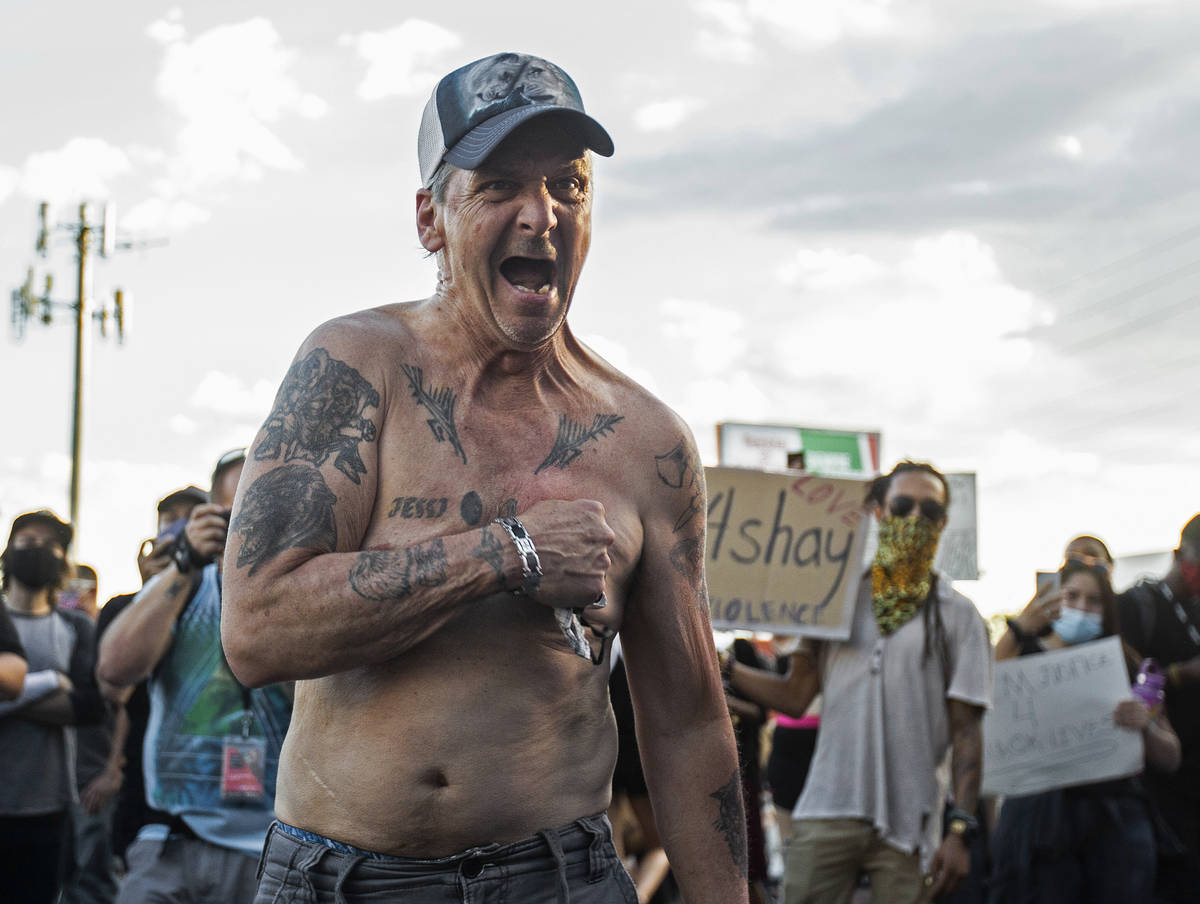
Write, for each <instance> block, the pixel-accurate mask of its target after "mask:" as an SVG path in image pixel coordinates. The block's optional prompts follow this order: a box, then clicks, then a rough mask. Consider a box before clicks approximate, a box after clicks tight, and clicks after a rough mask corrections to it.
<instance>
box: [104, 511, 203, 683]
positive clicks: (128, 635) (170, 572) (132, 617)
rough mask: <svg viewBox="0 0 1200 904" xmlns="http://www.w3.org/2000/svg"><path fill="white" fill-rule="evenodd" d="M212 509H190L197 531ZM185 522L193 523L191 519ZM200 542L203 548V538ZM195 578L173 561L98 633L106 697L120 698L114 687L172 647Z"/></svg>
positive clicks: (137, 677)
mask: <svg viewBox="0 0 1200 904" xmlns="http://www.w3.org/2000/svg"><path fill="white" fill-rule="evenodd" d="M215 510H216V507H215V506H197V507H196V509H194V510H193V512H192V517H193V519H194V520H196V521H197V523H198V524H199V525H201V526H200V527H198V528H197V530H196V533H197V535H198V534H199V533H200V531H201V530H204V531H205V532H207V528H208V526H209V525H208V523H207V522H208V521H209V519H210V517H212V516H213V514H214V512H215ZM200 519H203V521H201V520H200ZM188 527H189V529H190V528H191V527H192V522H191V521H189V523H188ZM197 542H199V541H197ZM200 545H201V546H202V547H206V544H205V543H203V542H201V543H200ZM197 578H198V573H196V572H189V573H188V574H181V573H180V571H179V569H178V567H177V566H176V565H175V564H174V563H172V564H171V565H170V566H169V567H167V568H166V570H164V571H162V572H160V573H159V574H157V575H155V576H154V577H153V578H151V579H150V580H149V581H148V582H147V583H146V585H145V586H144V587H143V588H142V589H141V591H140V592H139V593H138V595H137V596H136V597H134V599H133V602H132V603H130V604H129V606H127V607H126V608H125V611H124V612H122V613H121V614H120V615H118V616H117V617H116V619H114V620H113V623H112V624H111V625H110V626H109V628H108V629H107V630H106V631H105V632H104V636H103V637H101V638H100V656H99V662H98V664H97V677H98V678H99V680H100V684H101V686H102V687H103V688H104V691H105V696H106V697H108V698H109V699H110V700H116V699H119V698H120V696H121V693H120V691H119V690H118V689H120V688H131V687H132V686H133V685H135V684H137V683H138V682H139V681H141V680H142V679H143V678H145V677H146V676H147V675H149V674H150V673H151V672H152V671H154V668H155V666H157V665H158V662H159V660H161V659H162V657H163V655H164V654H165V653H166V652H167V649H168V648H169V647H170V646H171V640H172V637H173V636H174V635H173V633H172V632H173V629H174V627H175V620H176V619H177V618H178V617H179V613H180V612H181V611H182V610H183V607H184V604H185V603H187V601H188V599H189V598H190V597H191V595H192V593H193V591H194V589H195V586H196V579H197ZM126 696H127V695H126Z"/></svg>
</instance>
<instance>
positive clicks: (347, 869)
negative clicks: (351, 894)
mask: <svg viewBox="0 0 1200 904" xmlns="http://www.w3.org/2000/svg"><path fill="white" fill-rule="evenodd" d="M343 856H345V858H346V859H345V862H343V863H342V868H341V869H340V870H338V874H337V882H336V883H335V884H334V886H333V900H334V901H335V902H336V904H348V902H347V901H346V892H345V890H344V889H343V888H342V886H343V885H345V884H346V880H347V879H349V878H350V873H352V872H353V871H354V868H355V867H356V866H358V865H359V864H360V863H362V862H363V861H364V860H366V859H367V858H366V857H364V856H363V855H362V854H355V855H354V856H350V855H348V854H346V855H343ZM313 900H314V901H315V900H316V898H315V897H314V898H313Z"/></svg>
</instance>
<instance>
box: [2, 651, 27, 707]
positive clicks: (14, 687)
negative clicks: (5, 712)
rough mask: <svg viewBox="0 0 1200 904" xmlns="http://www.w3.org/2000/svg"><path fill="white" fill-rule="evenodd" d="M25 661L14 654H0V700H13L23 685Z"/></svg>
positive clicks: (19, 693)
mask: <svg viewBox="0 0 1200 904" xmlns="http://www.w3.org/2000/svg"><path fill="white" fill-rule="evenodd" d="M26 669H27V666H26V664H25V660H24V659H22V658H21V657H20V656H18V655H17V654H16V653H0V700H15V699H17V697H19V696H21V688H22V686H24V684H25V672H26Z"/></svg>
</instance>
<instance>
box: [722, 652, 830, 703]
mask: <svg viewBox="0 0 1200 904" xmlns="http://www.w3.org/2000/svg"><path fill="white" fill-rule="evenodd" d="M728 675H729V683H730V685H732V687H733V689H734V690H735V691H737V692H738V693H739V694H741V695H742V696H743V697H746V698H747V699H749V700H753V701H754V702H755V703H758V704H759V705H761V706H765V707H767V708H768V709H773V710H775V711H776V712H781V713H784V714H785V715H789V716H793V717H795V718H797V719H799V718H800V717H801V716H803V715H804V714H805V713H806V712H807V711H808V707H809V706H811V705H812V702H813V700H814V699H815V698H816V696H817V694H819V693H820V692H821V674H820V671H819V670H818V669H817V664H816V659H815V656H814V653H813V648H812V647H811V646H809V645H807V642H805V643H804V644H802V646H801V648H800V649H799V650H797V651H796V652H795V653H793V654H792V656H791V658H790V659H789V661H788V670H787V673H786V674H784V675H780V674H778V673H777V672H773V671H769V670H767V669H756V668H751V667H750V666H748V665H746V664H744V663H741V662H736V661H734V660H732V659H731V660H729V662H728Z"/></svg>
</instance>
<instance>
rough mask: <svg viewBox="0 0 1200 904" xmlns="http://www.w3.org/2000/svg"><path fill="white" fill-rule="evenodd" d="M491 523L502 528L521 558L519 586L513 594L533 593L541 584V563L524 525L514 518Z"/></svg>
mask: <svg viewBox="0 0 1200 904" xmlns="http://www.w3.org/2000/svg"><path fill="white" fill-rule="evenodd" d="M492 523H493V524H499V525H500V526H501V527H502V528H504V532H505V533H506V534H508V536H509V537H510V538H511V539H512V541H513V545H514V546H516V547H517V555H518V556H520V558H521V586H520V588H519V589H517V590H514V591H513V593H515V594H517V595H523V596H528V595H529V594H531V593H534V592H535V591H536V590H537V589H538V585H539V584H541V582H542V563H541V560H540V559H538V554H537V548H536V547H535V546H534V545H533V537H531V536H529V531H527V530H525V525H524V524H522V523H521V522H520V521H518V520H517V519H516V518H511V517H506V518H497V519H496V520H495V521H493V522H492Z"/></svg>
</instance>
